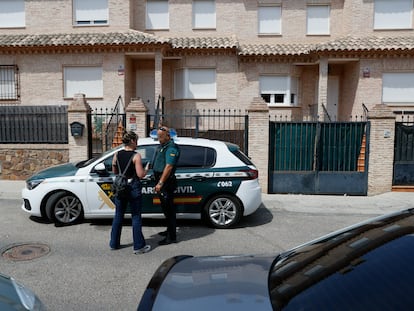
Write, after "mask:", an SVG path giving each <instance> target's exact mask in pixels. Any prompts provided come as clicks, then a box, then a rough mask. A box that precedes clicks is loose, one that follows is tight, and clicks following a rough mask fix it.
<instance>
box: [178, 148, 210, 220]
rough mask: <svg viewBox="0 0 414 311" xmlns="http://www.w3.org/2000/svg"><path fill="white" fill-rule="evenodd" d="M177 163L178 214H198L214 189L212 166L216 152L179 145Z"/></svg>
mask: <svg viewBox="0 0 414 311" xmlns="http://www.w3.org/2000/svg"><path fill="white" fill-rule="evenodd" d="M179 147H180V158H179V160H178V163H177V170H176V176H177V184H178V185H177V190H176V193H175V199H174V201H175V203H176V206H177V212H178V213H199V212H200V207H201V205H202V204H203V203H204V201H205V198H206V197H208V196H210V194H211V191H212V190H213V189H216V187H214V186H213V185H212V184H214V181H213V180H214V171H213V170H212V166H213V165H214V163H215V160H216V151H215V149H213V148H210V147H205V146H193V145H179Z"/></svg>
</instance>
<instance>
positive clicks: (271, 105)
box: [267, 104, 302, 108]
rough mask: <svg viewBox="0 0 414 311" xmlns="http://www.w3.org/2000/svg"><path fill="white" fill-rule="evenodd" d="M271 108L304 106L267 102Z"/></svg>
mask: <svg viewBox="0 0 414 311" xmlns="http://www.w3.org/2000/svg"><path fill="white" fill-rule="evenodd" d="M267 106H268V107H269V108H302V106H300V105H285V104H267Z"/></svg>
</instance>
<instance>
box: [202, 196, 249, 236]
mask: <svg viewBox="0 0 414 311" xmlns="http://www.w3.org/2000/svg"><path fill="white" fill-rule="evenodd" d="M242 214H243V211H242V207H241V203H240V201H239V200H238V199H237V198H236V197H234V196H232V195H229V194H221V195H217V196H214V197H212V198H211V199H210V200H208V202H207V204H206V205H205V208H204V218H205V219H206V220H207V222H208V223H209V224H210V225H211V226H212V227H214V228H217V229H226V228H230V227H232V226H234V225H236V224H237V223H238V222H239V221H240V219H241V217H242Z"/></svg>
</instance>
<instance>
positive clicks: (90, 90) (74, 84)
mask: <svg viewBox="0 0 414 311" xmlns="http://www.w3.org/2000/svg"><path fill="white" fill-rule="evenodd" d="M63 80H64V97H73V95H74V94H77V93H82V94H85V96H86V97H89V98H91V97H103V82H102V67H65V68H64V69H63Z"/></svg>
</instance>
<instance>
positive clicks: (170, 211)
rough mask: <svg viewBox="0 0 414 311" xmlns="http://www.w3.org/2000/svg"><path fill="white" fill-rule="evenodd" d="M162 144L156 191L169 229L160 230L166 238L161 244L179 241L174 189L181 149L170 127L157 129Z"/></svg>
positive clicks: (156, 167) (157, 159)
mask: <svg viewBox="0 0 414 311" xmlns="http://www.w3.org/2000/svg"><path fill="white" fill-rule="evenodd" d="M157 136H158V141H159V142H160V146H159V147H158V149H157V152H156V154H155V158H154V164H153V171H154V176H155V180H156V182H157V184H156V185H155V192H156V193H157V194H158V196H159V198H160V201H161V207H162V211H163V213H164V216H165V218H166V220H167V230H166V231H163V232H160V233H159V234H160V235H161V236H164V237H165V238H164V239H163V240H161V241H160V242H158V244H159V245H168V244H171V243H177V231H176V230H177V229H176V228H177V221H176V207H175V205H174V191H175V189H176V188H177V179H176V177H175V169H176V165H177V161H178V158H179V156H180V149H179V147H178V146H177V145H176V144H175V143H174V141H173V140H172V139H171V136H170V129H169V128H168V127H166V126H161V127H160V128H159V129H158V131H157Z"/></svg>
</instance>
